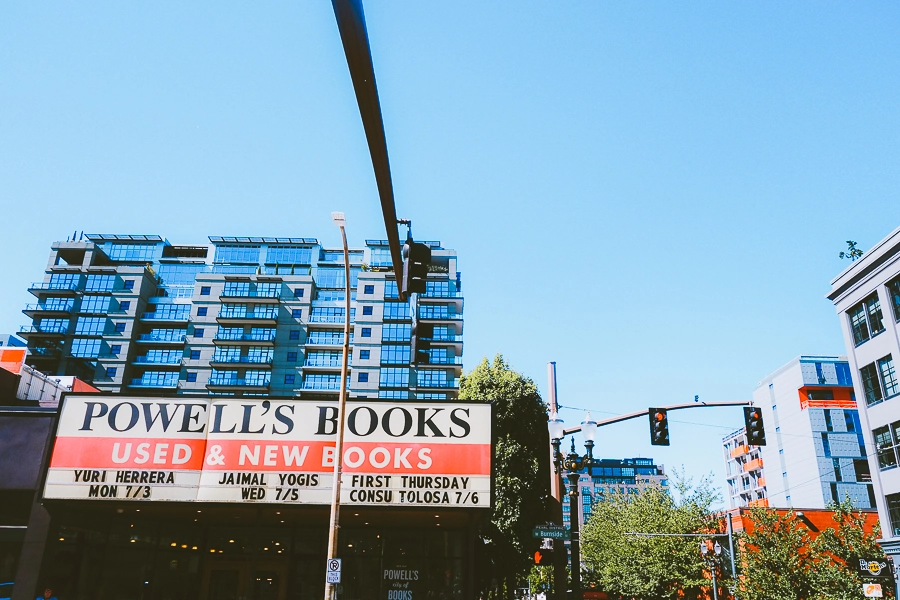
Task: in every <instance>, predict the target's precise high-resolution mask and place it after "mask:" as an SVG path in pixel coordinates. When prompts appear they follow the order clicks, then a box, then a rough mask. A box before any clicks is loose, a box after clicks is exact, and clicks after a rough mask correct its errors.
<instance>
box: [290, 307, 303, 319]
mask: <svg viewBox="0 0 900 600" xmlns="http://www.w3.org/2000/svg"><path fill="white" fill-rule="evenodd" d="M291 316H292V317H294V318H295V319H302V318H303V309H302V308H295V309H293V310H291Z"/></svg>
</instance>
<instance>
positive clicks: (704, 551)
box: [700, 540, 722, 600]
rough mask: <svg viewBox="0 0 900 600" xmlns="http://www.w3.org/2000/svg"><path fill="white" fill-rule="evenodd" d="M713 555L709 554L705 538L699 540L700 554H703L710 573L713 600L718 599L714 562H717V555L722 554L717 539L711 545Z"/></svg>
mask: <svg viewBox="0 0 900 600" xmlns="http://www.w3.org/2000/svg"><path fill="white" fill-rule="evenodd" d="M713 552H714V555H713V556H709V542H708V541H707V540H703V541H702V542H700V554H701V555H702V556H703V561H704V562H706V564H707V565H708V566H709V572H710V573H712V588H713V600H719V590H718V586H717V585H716V562H718V559H719V556H720V555H721V554H722V546H720V545H719V542H718V541H717V542H716V543H715V545H714V546H713Z"/></svg>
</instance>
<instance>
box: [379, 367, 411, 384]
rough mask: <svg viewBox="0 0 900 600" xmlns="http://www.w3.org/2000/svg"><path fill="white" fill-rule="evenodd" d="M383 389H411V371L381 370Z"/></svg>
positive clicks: (380, 380)
mask: <svg viewBox="0 0 900 600" xmlns="http://www.w3.org/2000/svg"><path fill="white" fill-rule="evenodd" d="M378 383H379V385H380V386H381V387H409V369H408V368H407V369H396V368H387V369H381V377H380V379H379V382H378Z"/></svg>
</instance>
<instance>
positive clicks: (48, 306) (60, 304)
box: [40, 297, 74, 312]
mask: <svg viewBox="0 0 900 600" xmlns="http://www.w3.org/2000/svg"><path fill="white" fill-rule="evenodd" d="M73 303H74V300H72V299H71V298H53V297H50V298H44V299H43V300H41V302H40V307H41V309H42V310H59V311H66V312H68V311H70V310H72V305H73Z"/></svg>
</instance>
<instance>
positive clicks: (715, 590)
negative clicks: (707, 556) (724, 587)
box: [710, 562, 719, 600]
mask: <svg viewBox="0 0 900 600" xmlns="http://www.w3.org/2000/svg"><path fill="white" fill-rule="evenodd" d="M711 564H712V567H711V569H710V570H711V571H712V577H713V600H719V591H718V590H717V589H716V563H715V562H713V563H711Z"/></svg>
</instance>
